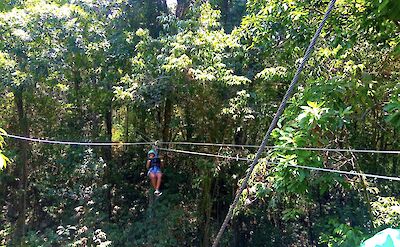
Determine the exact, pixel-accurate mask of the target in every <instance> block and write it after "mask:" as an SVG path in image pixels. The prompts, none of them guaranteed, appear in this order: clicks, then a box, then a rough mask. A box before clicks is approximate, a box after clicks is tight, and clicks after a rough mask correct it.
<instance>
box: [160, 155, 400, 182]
mask: <svg viewBox="0 0 400 247" xmlns="http://www.w3.org/2000/svg"><path fill="white" fill-rule="evenodd" d="M159 149H160V150H163V151H166V152H175V153H182V154H188V155H199V156H206V157H215V158H224V159H228V160H237V161H239V160H242V161H253V159H249V158H243V157H238V156H225V155H219V154H210V153H202V152H192V151H186V150H179V149H170V148H159ZM268 163H269V164H273V165H286V166H290V167H296V168H302V169H308V170H315V171H322V172H331V173H339V174H344V175H353V176H365V177H370V178H378V179H386V180H394V181H400V177H390V176H383V175H375V174H368V173H359V172H352V171H350V172H349V171H341V170H336V169H329V168H320V167H314V166H302V165H295V164H290V163H283V162H268Z"/></svg>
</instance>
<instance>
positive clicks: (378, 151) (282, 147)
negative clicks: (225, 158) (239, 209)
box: [160, 142, 400, 154]
mask: <svg viewBox="0 0 400 247" xmlns="http://www.w3.org/2000/svg"><path fill="white" fill-rule="evenodd" d="M160 143H161V144H166V145H167V144H171V145H189V146H215V147H236V148H259V147H260V146H259V145H249V144H242V145H241V144H230V143H226V144H225V143H207V142H160ZM265 148H266V149H286V150H305V151H323V152H352V153H377V154H400V150H371V149H345V148H316V147H285V146H265Z"/></svg>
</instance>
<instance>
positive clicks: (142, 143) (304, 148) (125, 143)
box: [0, 133, 400, 154]
mask: <svg viewBox="0 0 400 247" xmlns="http://www.w3.org/2000/svg"><path fill="white" fill-rule="evenodd" d="M139 134H140V133H139ZM0 135H2V136H6V137H9V138H14V139H18V140H25V141H31V142H40V143H47V144H60V145H81V146H118V145H120V146H121V145H122V146H129V145H152V144H154V142H152V141H150V140H149V139H148V138H145V137H144V136H142V134H140V138H142V139H143V140H144V141H145V142H76V141H56V140H47V139H39V138H33V137H25V136H19V135H12V134H6V133H0ZM160 144H165V145H169V144H171V145H191V146H216V147H238V148H259V147H260V146H257V145H249V144H243V145H241V144H229V143H227V144H224V143H204V142H160ZM265 148H266V149H285V150H305V151H323V152H353V153H372V154H374V153H376V154H400V150H372V149H344V148H316V147H285V146H265Z"/></svg>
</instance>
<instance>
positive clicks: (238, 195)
mask: <svg viewBox="0 0 400 247" xmlns="http://www.w3.org/2000/svg"><path fill="white" fill-rule="evenodd" d="M335 2H336V0H331V1H330V3H329V6H328V9H327V11H326V12H325V15H324V18H323V19H322V21H321V23H320V24H319V26H318V29H317V31H316V33H315V34H314V37H313V38H312V40H311V42H310V45H309V46H308V48H307V50H306V52H305V55H304V57H303V59H302V61H301V63H300V65H299V67H298V68H297V71H296V74H295V75H294V77H293V80H292V82H291V83H290V85H289V88H288V90H287V91H286V94H285V96H284V97H283V99H282V102H281V104H280V105H279V108H278V110H277V112H276V114H275V116H274V118H273V119H272V122H271V124H270V126H269V128H268V131H267V133H266V134H265V136H264V139H263V141H262V143H261V145H260V148H259V149H258V151H257V153H256V156H255V159H254V160H253V162H252V163H251V165H250V167H249V170H248V172H247V174H246V177H245V178H244V180H243V183H242V185H241V186H240V187H239V190H238V191H237V193H236V196H235V199H234V200H233V202H232V204H231V206H230V207H229V210H228V213H227V215H226V217H225V219H224V222H223V223H222V225H221V228H220V229H219V231H218V234H217V237H216V238H215V240H214V243H213V245H212V246H213V247H217V245H218V243H219V241H220V239H221V237H222V234H223V233H224V231H225V228H226V226H227V225H228V222H229V221H230V220H231V218H232V214H233V210H234V209H235V208H236V205H237V203H238V202H239V198H240V196H241V194H242V192H243V190H244V189H245V188H246V186H247V182H248V181H249V179H250V176H251V173H252V172H253V170H254V167H255V166H256V164H257V163H258V160H259V159H260V157H261V154H262V152H263V151H264V148H265V146H266V145H267V142H268V139H269V136H270V135H271V132H272V130H273V129H275V126H276V124H277V123H278V120H279V117H280V116H281V114H282V113H283V110H284V109H285V108H286V104H287V101H288V99H289V97H290V95H291V94H292V92H293V90H294V87H295V86H296V83H297V81H298V80H299V77H300V73H301V71H302V70H303V68H304V65H305V64H306V62H307V61H308V58H309V57H310V54H311V51H312V50H313V49H314V45H315V43H316V42H317V39H318V37H319V35H320V34H321V31H322V27H323V26H324V24H325V22H326V20H327V19H328V17H329V14H330V13H331V11H332V9H333V6H334V5H335Z"/></svg>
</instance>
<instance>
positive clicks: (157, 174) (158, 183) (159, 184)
mask: <svg viewBox="0 0 400 247" xmlns="http://www.w3.org/2000/svg"><path fill="white" fill-rule="evenodd" d="M156 176H157V184H156V187H155V188H156V190H159V189H160V186H161V177H162V173H161V172H157V173H156Z"/></svg>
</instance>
